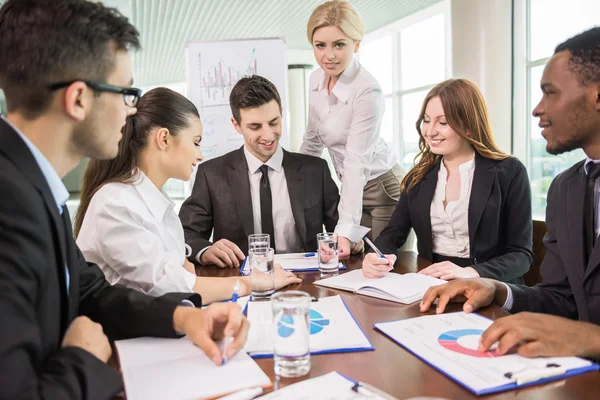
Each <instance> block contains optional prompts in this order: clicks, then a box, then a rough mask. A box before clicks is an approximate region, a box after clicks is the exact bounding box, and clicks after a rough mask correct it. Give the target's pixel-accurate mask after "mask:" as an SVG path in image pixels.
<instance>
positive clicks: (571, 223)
mask: <svg viewBox="0 0 600 400" xmlns="http://www.w3.org/2000/svg"><path fill="white" fill-rule="evenodd" d="M583 166H584V161H581V162H579V163H577V164H575V165H574V166H572V167H571V168H569V169H568V170H566V171H564V172H563V173H561V174H559V175H558V176H557V177H556V178H554V180H553V181H552V184H551V185H550V189H548V205H547V206H546V227H547V228H548V232H547V233H546V236H545V237H544V245H545V246H546V256H545V257H544V261H543V262H542V266H541V274H542V282H541V283H540V284H538V285H537V286H534V287H525V286H520V285H510V287H511V289H512V292H513V307H512V309H511V312H519V311H525V310H526V311H531V312H541V313H547V314H555V315H560V316H563V317H567V318H572V319H579V320H581V321H587V322H593V323H595V324H600V246H599V245H598V242H596V245H595V247H594V249H593V250H592V254H591V256H590V260H589V261H588V262H587V264H586V262H585V259H586V256H585V240H584V238H585V230H584V219H583V211H584V198H585V189H586V175H585V172H584V170H583Z"/></svg>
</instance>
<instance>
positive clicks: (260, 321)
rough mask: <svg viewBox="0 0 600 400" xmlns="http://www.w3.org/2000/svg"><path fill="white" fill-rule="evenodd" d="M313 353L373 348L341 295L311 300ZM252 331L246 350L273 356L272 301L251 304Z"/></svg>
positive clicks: (249, 305) (257, 355)
mask: <svg viewBox="0 0 600 400" xmlns="http://www.w3.org/2000/svg"><path fill="white" fill-rule="evenodd" d="M309 317H310V339H309V342H310V352H311V354H324V353H343V352H352V351H363V350H373V349H374V348H373V345H372V344H371V342H370V341H369V339H368V338H367V336H366V335H365V333H364V332H363V330H362V329H361V327H360V326H359V325H358V323H357V322H356V320H355V319H354V317H353V316H352V314H351V313H350V311H349V310H348V308H347V307H346V304H345V303H344V301H343V300H342V298H341V297H340V296H331V297H322V298H320V299H319V300H318V301H315V302H311V309H310V315H309ZM248 321H249V322H250V331H249V332H248V341H247V342H246V346H245V347H244V350H245V351H247V352H248V354H250V355H251V356H252V357H255V358H261V357H271V356H273V346H274V343H275V338H274V335H275V334H278V333H276V331H275V329H274V328H273V313H272V311H271V303H270V302H250V303H248Z"/></svg>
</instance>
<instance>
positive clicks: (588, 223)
mask: <svg viewBox="0 0 600 400" xmlns="http://www.w3.org/2000/svg"><path fill="white" fill-rule="evenodd" d="M598 176H600V164H596V163H593V162H591V163H589V164H588V166H587V187H586V190H585V209H584V217H583V218H584V227H585V242H586V256H587V257H586V260H585V262H586V265H587V262H588V261H589V259H590V256H591V255H592V250H594V244H595V243H596V233H595V227H596V213H595V210H594V209H595V203H596V196H595V195H596V178H598Z"/></svg>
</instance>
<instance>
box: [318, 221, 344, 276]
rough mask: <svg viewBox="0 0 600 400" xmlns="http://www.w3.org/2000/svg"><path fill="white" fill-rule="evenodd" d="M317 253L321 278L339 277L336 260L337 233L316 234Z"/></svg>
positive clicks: (337, 259) (337, 261)
mask: <svg viewBox="0 0 600 400" xmlns="http://www.w3.org/2000/svg"><path fill="white" fill-rule="evenodd" d="M317 243H318V249H319V251H318V253H319V271H320V272H321V277H323V276H333V275H339V273H340V266H339V262H340V261H339V258H338V249H337V244H338V237H337V233H331V232H326V233H319V234H317Z"/></svg>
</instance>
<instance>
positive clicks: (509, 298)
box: [501, 282, 514, 312]
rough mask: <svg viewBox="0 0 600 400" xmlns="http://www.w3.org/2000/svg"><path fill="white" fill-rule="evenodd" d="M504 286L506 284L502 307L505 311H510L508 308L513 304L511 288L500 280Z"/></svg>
mask: <svg viewBox="0 0 600 400" xmlns="http://www.w3.org/2000/svg"><path fill="white" fill-rule="evenodd" d="M501 283H502V284H503V285H504V286H506V293H507V296H506V301H505V302H504V305H503V306H502V309H503V310H504V311H506V312H510V310H511V309H512V306H513V301H514V300H513V294H512V290H511V289H510V286H508V285H507V284H506V283H504V282H501Z"/></svg>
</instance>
